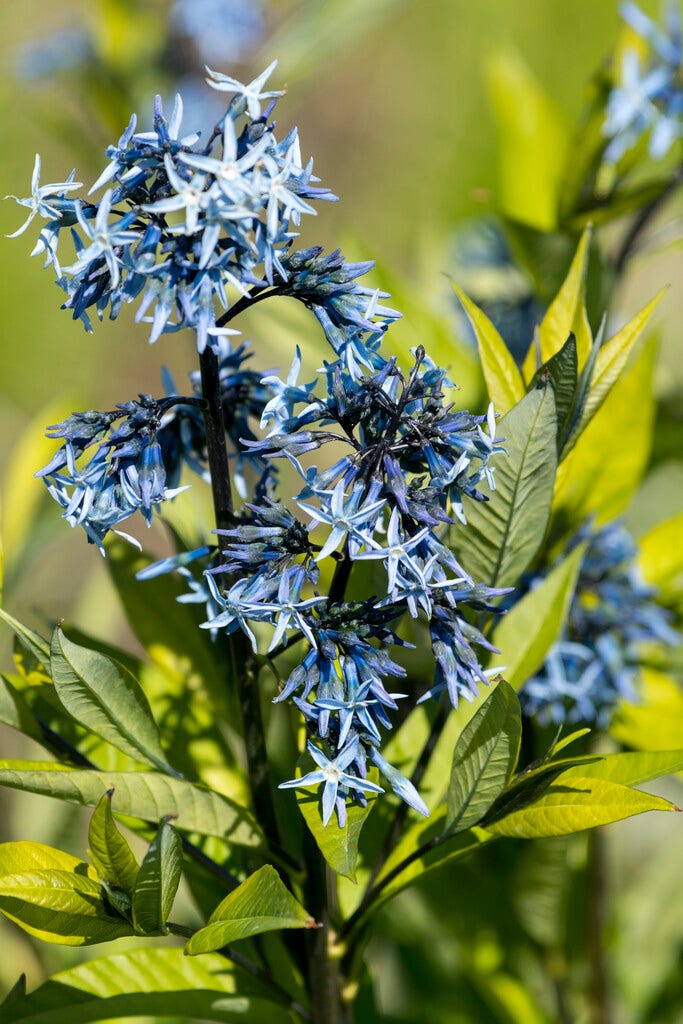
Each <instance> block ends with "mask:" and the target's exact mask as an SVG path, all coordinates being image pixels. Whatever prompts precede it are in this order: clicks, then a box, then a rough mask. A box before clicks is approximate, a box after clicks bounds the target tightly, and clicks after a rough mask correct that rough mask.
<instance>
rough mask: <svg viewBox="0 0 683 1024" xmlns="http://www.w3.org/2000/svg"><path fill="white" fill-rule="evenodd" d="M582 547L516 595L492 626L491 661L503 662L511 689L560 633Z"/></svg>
mask: <svg viewBox="0 0 683 1024" xmlns="http://www.w3.org/2000/svg"><path fill="white" fill-rule="evenodd" d="M585 550H586V546H585V544H582V545H579V546H578V547H577V548H575V550H574V551H572V553H571V554H570V555H569V556H568V557H567V558H565V559H564V561H562V562H560V564H559V565H556V566H555V567H554V568H553V569H551V571H550V572H549V573H548V575H547V576H546V577H545V579H543V580H542V581H541V582H540V583H539V584H538V586H537V587H534V588H533V590H530V591H529V592H528V593H526V594H525V595H524V596H523V597H522V598H520V600H519V601H518V602H517V603H516V604H514V605H513V606H512V608H511V609H510V610H509V611H508V612H506V614H505V615H504V616H503V617H502V618H501V620H500V622H499V624H498V625H497V626H496V629H495V631H494V633H493V638H492V639H493V643H494V644H495V645H496V647H498V648H499V650H500V655H499V656H498V655H496V656H495V661H499V662H501V663H502V664H503V665H505V678H506V680H507V681H508V683H509V684H510V686H512V687H513V689H515V690H519V689H520V688H521V687H522V686H523V685H524V683H525V682H526V681H527V679H529V678H530V677H531V676H532V675H533V674H534V672H536V671H537V670H538V669H539V668H540V667H541V665H542V664H543V662H544V660H545V657H546V655H547V653H548V651H549V650H550V648H551V647H552V645H553V644H554V643H555V641H556V640H557V639H558V637H559V636H560V634H561V632H562V629H563V628H564V624H565V622H566V619H567V614H568V612H569V606H570V604H571V600H572V597H573V594H574V589H575V587H576V580H577V577H578V575H579V570H580V568H581V562H582V560H583V556H584V553H585ZM493 663H495V662H493V661H492V664H493Z"/></svg>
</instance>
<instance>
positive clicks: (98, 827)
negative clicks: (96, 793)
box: [88, 789, 138, 892]
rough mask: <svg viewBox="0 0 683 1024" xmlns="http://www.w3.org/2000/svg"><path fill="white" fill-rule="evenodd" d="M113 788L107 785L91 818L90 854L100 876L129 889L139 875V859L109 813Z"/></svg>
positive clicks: (89, 830)
mask: <svg viewBox="0 0 683 1024" xmlns="http://www.w3.org/2000/svg"><path fill="white" fill-rule="evenodd" d="M113 792H114V791H113V790H111V789H110V790H108V791H107V792H106V793H105V794H104V796H103V797H102V799H101V800H100V802H99V803H98V805H97V807H96V808H95V812H94V814H93V816H92V818H91V819H90V827H89V828H88V841H89V843H90V856H91V857H92V860H93V864H94V865H95V867H96V868H97V871H98V873H99V875H100V878H102V879H104V881H105V882H108V883H109V884H110V885H116V886H118V887H119V888H121V889H124V890H125V891H126V892H132V891H133V889H134V888H135V881H136V879H137V876H138V862H137V861H136V859H135V855H134V854H133V851H132V850H131V848H130V846H129V845H128V843H127V842H126V840H125V839H124V837H123V836H122V835H121V833H120V832H119V830H118V828H117V827H116V822H115V821H114V816H113V814H112V813H111V798H112V796H113Z"/></svg>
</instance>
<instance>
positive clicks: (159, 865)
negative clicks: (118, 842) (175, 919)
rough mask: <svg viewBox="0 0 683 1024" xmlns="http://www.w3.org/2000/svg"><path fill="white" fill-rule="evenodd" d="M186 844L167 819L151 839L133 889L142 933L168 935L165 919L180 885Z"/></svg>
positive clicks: (137, 925)
mask: <svg viewBox="0 0 683 1024" xmlns="http://www.w3.org/2000/svg"><path fill="white" fill-rule="evenodd" d="M182 870H183V844H182V841H181V839H180V836H179V835H178V833H177V832H176V830H175V829H174V828H173V826H172V825H169V823H168V821H164V822H162V823H161V825H160V826H159V831H158V832H157V834H156V835H155V837H154V839H153V840H152V842H151V843H150V846H149V849H148V851H147V853H146V854H145V856H144V858H143V861H142V864H141V865H140V870H139V872H138V876H137V881H136V883H135V889H134V890H133V924H134V925H135V930H136V932H138V933H139V934H141V935H158V934H162V935H166V934H167V933H168V928H167V927H166V922H167V921H168V915H169V914H170V913H171V908H172V906H173V901H174V899H175V896H176V893H177V891H178V886H179V885H180V876H181V874H182Z"/></svg>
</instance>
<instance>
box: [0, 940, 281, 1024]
mask: <svg viewBox="0 0 683 1024" xmlns="http://www.w3.org/2000/svg"><path fill="white" fill-rule="evenodd" d="M141 1016H144V1017H147V1016H152V1017H154V1018H155V1019H156V1018H158V1017H162V1018H164V1019H166V1018H172V1019H177V1018H181V1019H188V1018H191V1019H193V1020H195V1019H201V1020H209V1021H217V1022H219V1024H235V1021H240V1022H243V1024H263V1022H264V1021H268V1024H291V1019H292V1018H291V1014H290V1013H289V1011H288V1010H286V1009H284V1008H283V1007H281V1006H278V1005H277V1004H275V1003H273V1002H272V1001H271V1000H270V998H269V997H268V994H267V992H266V991H265V990H263V989H262V988H260V987H259V986H258V984H257V983H256V982H255V981H252V980H251V979H250V978H247V977H246V976H245V975H244V974H243V973H239V972H236V970H235V968H234V967H233V965H232V964H231V963H230V962H229V961H227V960H226V959H225V958H224V957H222V956H219V955H218V954H214V955H211V954H209V955H208V956H204V957H201V959H196V960H195V959H190V958H189V957H186V956H184V955H183V951H182V949H159V948H148V949H136V950H133V951H132V952H128V953H117V954H114V955H113V956H106V957H99V958H97V959H95V960H89V961H88V962H87V963H84V964H79V966H78V967H72V968H70V969H69V970H67V971H62V972H60V973H59V974H56V975H55V976H54V977H52V978H50V980H49V981H46V982H45V983H44V984H43V985H41V986H40V987H39V988H37V989H35V990H34V991H33V992H31V993H29V995H28V996H26V997H25V998H24V999H15V1000H14V1001H13V1002H12V1003H11V1004H9V1005H7V1004H5V1005H3V1007H2V1024H19V1022H21V1024H91V1022H95V1021H102V1020H105V1019H106V1020H108V1021H109V1020H114V1019H118V1018H122V1017H141Z"/></svg>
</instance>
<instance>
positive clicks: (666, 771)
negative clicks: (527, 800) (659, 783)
mask: <svg viewBox="0 0 683 1024" xmlns="http://www.w3.org/2000/svg"><path fill="white" fill-rule="evenodd" d="M680 771H683V749H681V750H635V751H634V750H627V751H621V752H620V753H617V754H608V755H607V756H606V757H603V758H602V759H601V760H600V761H597V762H596V763H595V764H590V765H577V766H576V767H575V768H570V769H569V770H568V771H566V772H565V773H564V775H563V776H562V782H564V781H565V780H571V779H573V778H575V777H576V776H579V777H582V778H585V779H606V780H607V782H619V783H620V784H621V785H622V786H639V785H640V784H641V783H643V782H649V781H650V780H651V779H659V778H661V776H662V775H672V774H673V773H674V772H680Z"/></svg>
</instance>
